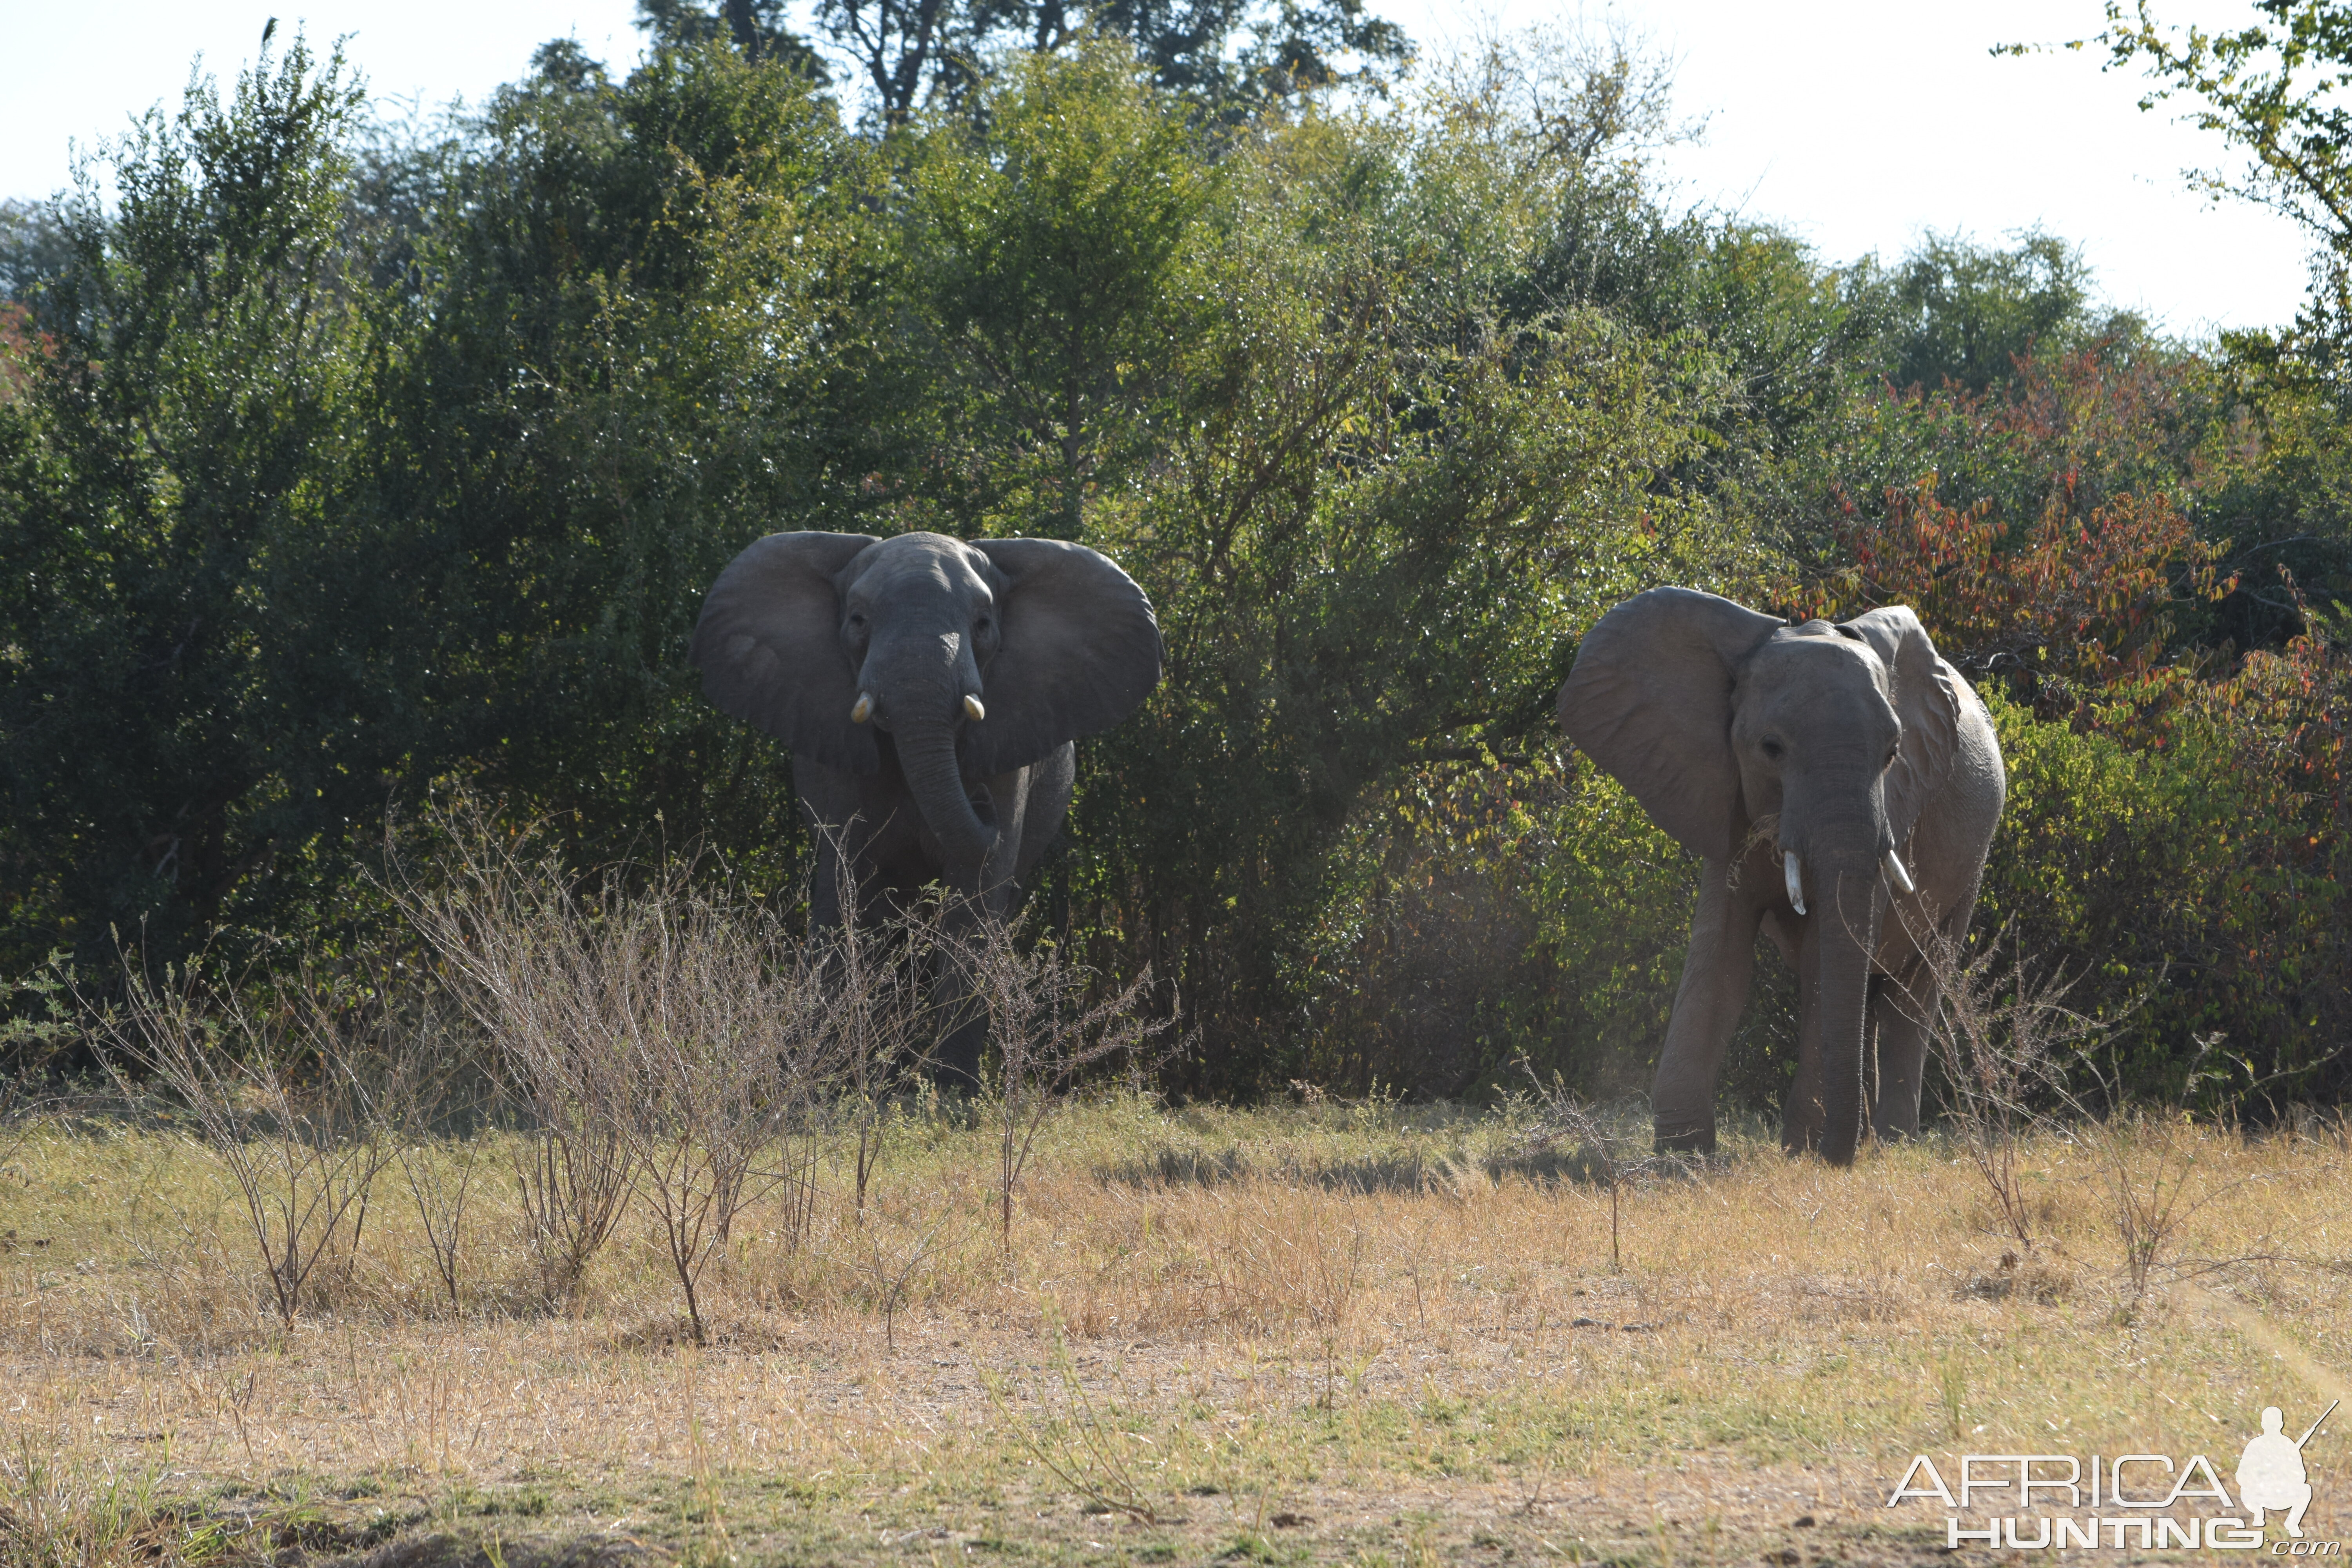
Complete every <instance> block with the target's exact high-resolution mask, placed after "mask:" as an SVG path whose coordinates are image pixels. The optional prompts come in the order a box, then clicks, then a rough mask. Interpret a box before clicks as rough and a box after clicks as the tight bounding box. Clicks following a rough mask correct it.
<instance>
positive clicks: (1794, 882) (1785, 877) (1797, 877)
mask: <svg viewBox="0 0 2352 1568" xmlns="http://www.w3.org/2000/svg"><path fill="white" fill-rule="evenodd" d="M1780 879H1781V880H1782V881H1783V882H1785V883H1786V884H1787V885H1788V889H1789V902H1790V905H1792V906H1793V907H1794V908H1795V910H1796V911H1797V912H1798V913H1799V914H1803V913H1804V912H1805V872H1804V868H1803V867H1801V866H1800V865H1798V864H1797V857H1796V854H1795V852H1794V851H1791V852H1790V853H1789V854H1787V855H1784V856H1782V857H1781V858H1780Z"/></svg>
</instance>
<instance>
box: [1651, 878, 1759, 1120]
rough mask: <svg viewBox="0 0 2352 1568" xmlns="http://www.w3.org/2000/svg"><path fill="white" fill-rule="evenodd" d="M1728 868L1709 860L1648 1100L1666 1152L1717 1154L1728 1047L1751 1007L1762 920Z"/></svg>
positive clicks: (1692, 919)
mask: <svg viewBox="0 0 2352 1568" xmlns="http://www.w3.org/2000/svg"><path fill="white" fill-rule="evenodd" d="M1729 869H1730V868H1729V867H1728V866H1727V865H1726V864H1725V863H1724V862H1722V861H1719V860H1709V861H1708V862H1707V863H1706V871H1705V873H1704V875H1703V878H1702V879H1701V881H1700V883H1699V891H1698V909H1697V911H1696V913H1695V914H1693V916H1692V917H1691V937H1690V951H1689V952H1687V953H1686V954H1685V957H1684V959H1683V978H1682V984H1681V985H1680V987H1679V988H1677V989H1676V991H1675V1010H1674V1016H1673V1017H1672V1018H1671V1019H1669V1020H1668V1022H1667V1025H1666V1043H1665V1046H1664V1049H1662V1050H1661V1051H1660V1052H1659V1053H1658V1077H1657V1081H1656V1083H1655V1084H1654V1085H1653V1087H1652V1089H1651V1090H1650V1104H1651V1108H1652V1110H1653V1111H1654V1114H1655V1117H1656V1122H1655V1132H1656V1140H1657V1147H1658V1148H1659V1149H1660V1150H1661V1151H1662V1152H1663V1151H1669V1150H1681V1151H1689V1152H1697V1153H1705V1154H1711V1153H1713V1152H1715V1089H1716V1084H1717V1080H1718V1079H1720V1077H1721V1076H1722V1071H1723V1053H1724V1052H1725V1051H1726V1050H1727V1049H1728V1048H1729V1047H1730V1045H1731V1035H1732V1031H1733V1030H1734V1029H1736V1028H1738V1026H1739V1015H1740V1014H1741V1013H1742V1012H1743V1011H1745V1010H1746V1008H1747V1006H1748V985H1749V983H1750V982H1751V981H1752V980H1753V979H1754V978H1755V972H1756V928H1757V924H1758V922H1759V921H1760V920H1761V919H1762V911H1761V910H1759V909H1758V908H1757V906H1755V905H1754V904H1751V903H1749V902H1748V901H1747V900H1744V899H1741V898H1739V897H1738V895H1736V894H1735V893H1734V892H1733V891H1732V890H1731V887H1730V881H1729Z"/></svg>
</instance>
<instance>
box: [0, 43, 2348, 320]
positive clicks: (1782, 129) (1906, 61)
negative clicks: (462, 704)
mask: <svg viewBox="0 0 2352 1568" xmlns="http://www.w3.org/2000/svg"><path fill="white" fill-rule="evenodd" d="M273 5H276V6H278V7H281V9H278V10H277V11H276V12H275V14H276V15H278V17H279V34H280V37H281V39H282V38H283V37H284V36H285V35H287V34H289V33H290V32H291V31H292V29H293V26H295V25H296V24H298V23H299V25H301V26H303V27H304V29H305V30H306V31H307V33H308V35H309V36H310V38H311V40H312V41H313V42H314V43H324V42H327V41H330V40H331V39H333V38H334V37H338V36H341V35H345V34H348V35H350V37H349V42H348V44H347V48H348V51H349V53H350V56H351V58H352V60H353V62H354V63H355V64H357V65H358V66H359V67H360V68H362V70H363V71H364V72H365V73H366V75H367V78H368V80H369V83H370V86H371V89H373V92H374V93H375V94H376V96H377V97H378V98H380V99H391V100H401V99H407V98H412V97H421V98H423V99H425V100H427V101H431V102H441V101H446V100H448V99H450V98H451V97H453V96H456V97H463V98H464V99H466V100H468V101H475V102H478V101H480V100H482V99H484V98H486V97H487V96H488V93H489V92H490V91H491V90H492V89H494V88H496V87H497V86H498V85H499V83H501V82H504V81H509V80H511V79H514V78H515V77H517V76H519V75H520V74H521V73H522V71H523V70H524V68H526V65H527V63H528V61H529V59H530V52H531V50H532V49H533V48H535V47H538V45H540V44H541V43H542V42H544V41H545V40H547V39H549V38H551V37H567V36H568V37H574V38H576V39H578V40H579V42H580V44H581V46H582V47H583V48H584V49H585V50H586V51H587V52H588V53H589V54H590V55H591V56H593V57H595V58H600V59H604V60H605V61H607V62H608V63H614V64H625V62H626V61H627V60H628V59H630V58H633V57H634V56H635V52H636V50H637V48H638V47H639V44H640V42H641V38H640V36H639V35H638V34H637V32H636V31H635V28H634V27H633V26H631V17H632V16H634V14H635V0H464V3H461V0H263V3H260V4H247V3H244V0H119V3H118V4H115V5H109V6H81V5H29V4H18V5H12V6H11V10H12V12H14V13H15V14H14V15H12V16H11V17H10V21H9V26H8V37H9V43H10V52H11V54H12V55H13V56H14V57H15V58H16V59H17V60H19V61H37V62H39V63H38V65H37V68H34V69H31V70H26V69H24V68H21V67H20V68H18V69H16V70H15V71H12V72H11V73H10V80H9V86H8V90H7V91H6V92H5V94H0V197H9V196H15V197H35V196H41V195H47V194H48V193H50V192H51V191H54V190H56V189H58V188H59V187H60V186H62V185H64V184H66V183H67V182H68V178H69V171H70V168H71V161H72V144H74V143H79V145H80V146H81V148H83V149H84V150H85V151H88V150H89V149H91V148H93V147H95V146H96V145H97V144H99V143H100V142H102V141H103V140H104V139H105V138H107V137H110V136H112V135H116V134H119V133H120V132H121V131H122V130H123V129H124V128H125V127H126V126H127V125H128V124H129V122H130V121H131V117H133V116H134V115H136V114H137V113H139V112H140V111H142V110H145V109H146V108H148V107H149V106H150V105H152V104H154V103H157V102H159V101H161V102H163V103H166V104H176V103H177V102H178V100H179V96H180V92H181V89H182V88H183V87H184V85H185V83H186V82H187V80H188V75H189V69H190V66H191V64H192V63H193V62H194V60H195V58H196V57H198V56H199V55H201V56H202V57H203V61H204V65H205V68H206V69H208V70H211V71H214V72H215V73H218V74H221V75H222V76H224V77H226V75H228V74H229V73H231V72H233V71H235V70H236V68H237V67H238V66H240V65H242V64H245V63H247V62H249V61H250V60H251V59H252V58H253V55H254V52H255V49H256V47H257V45H258V43H259V42H260V37H261V29H262V25H263V23H264V22H265V21H266V20H267V19H268V17H269V16H271V15H272V14H273V10H272V6H273ZM1372 8H1373V9H1374V10H1376V11H1378V12H1380V13H1381V14H1382V15H1385V16H1390V17H1391V18H1392V19H1394V20H1395V21H1397V22H1399V23H1400V24H1402V26H1403V27H1404V29H1405V31H1406V32H1407V33H1408V34H1409V35H1411V36H1412V37H1413V38H1414V40H1415V41H1416V42H1417V43H1419V44H1421V45H1422V46H1423V47H1424V48H1425V49H1428V50H1432V51H1444V50H1446V49H1449V48H1453V47H1460V46H1461V45H1462V44H1464V43H1465V42H1467V41H1469V39H1470V38H1471V37H1473V36H1474V35H1475V33H1477V32H1478V31H1479V30H1481V29H1500V30H1503V31H1506V32H1507V31H1510V30H1513V29H1517V28H1520V27H1525V26H1529V25H1532V24H1546V25H1550V26H1564V27H1570V28H1574V27H1578V26H1582V27H1584V28H1587V29H1591V30H1596V31H1598V30H1605V29H1608V28H1612V27H1614V28H1620V29H1622V30H1623V31H1624V32H1625V33H1626V34H1628V35H1630V36H1631V37H1634V38H1636V39H1638V40H1640V41H1641V43H1642V45H1643V47H1644V48H1645V49H1646V50H1647V51H1649V52H1650V53H1653V54H1654V55H1657V56H1660V57H1662V58H1664V59H1666V60H1668V61H1669V62H1671V64H1672V67H1673V70H1674V79H1675V103H1676V106H1677V110H1678V112H1679V113H1680V114H1681V115H1683V116H1685V117H1688V118H1691V119H1701V120H1704V121H1705V128H1704V131H1703V133H1702V134H1701V136H1700V137H1699V139H1698V140H1697V141H1696V142H1694V143H1692V144H1688V145H1683V146H1678V147H1675V148H1671V149H1669V150H1668V151H1667V152H1666V153H1664V154H1662V156H1661V167H1662V170H1663V172H1664V175H1665V176H1666V178H1667V179H1668V180H1669V181H1671V182H1672V184H1673V188H1674V189H1675V191H1676V193H1677V194H1678V195H1679V196H1680V198H1681V199H1682V200H1683V201H1685V202H1687V203H1696V204H1706V205H1711V206H1714V207H1717V208H1719V209H1722V210H1726V211H1731V212H1737V213H1738V214H1739V215H1741V216H1745V217H1748V218H1751V219H1759V220H1765V221H1769V222H1772V223H1776V224H1779V225H1780V226H1784V227H1786V228H1788V229H1790V231H1792V232H1793V233H1795V234H1797V235H1799V236H1800V237H1803V238H1804V239H1806V240H1808V241H1810V242H1811V244H1812V245H1813V246H1815V247H1817V249H1818V250H1819V252H1820V254H1821V255H1822V258H1824V259H1825V260H1829V261H1840V262H1842V261H1847V260H1851V259H1853V258H1856V257H1859V256H1861V255H1864V254H1866V253H1873V252H1874V253H1876V254H1877V255H1878V256H1879V257H1880V258H1882V259H1883V260H1885V261H1889V262H1892V261H1894V260H1895V259H1896V258H1899V257H1900V256H1901V255H1902V254H1903V253H1904V252H1905V251H1906V250H1908V249H1909V248H1910V247H1913V246H1914V245H1916V243H1917V242H1918V241H1919V239H1920V238H1921V237H1922V236H1924V235H1925V234H1927V233H1929V232H1933V233H1936V234H1951V233H1956V232H1957V233H1961V234H1965V235H1968V236H1969V237H1973V238H1975V239H1977V240H1979V241H1980V242H1987V243H2002V242H2005V241H2007V240H2008V239H2009V238H2010V237H2012V236H2014V235H2016V234H2019V233H2021V232H2023V231H2025V230H2028V229H2031V228H2033V227H2036V226H2040V227H2042V228H2044V229H2046V230H2048V231H2049V232H2051V233H2053V234H2056V235H2058V236H2060V237H2063V238H2065V239H2067V240H2069V241H2071V242H2073V243H2074V244H2076V245H2079V246H2080V247H2082V248H2083V252H2084V256H2085V258H2086V259H2087V260H2088V261H2089V262H2090V264H2091V266H2092V268H2093V269H2094V271H2095V275H2096V277H2097V279H2098V280H2099V283H2100V286H2101V288H2102V289H2103V290H2104V292H2105V296H2106V299H2107V302H2108V303H2109V304H2111V305H2113V306H2116V307H2119V308H2123V309H2129V310H2138V311H2140V312H2141V313H2142V314H2144V315H2147V317H2149V318H2150V319H2151V320H2153V321H2156V322H2157V323H2158V325H2160V326H2161V327H2162V328H2164V329H2165V330H2167V331H2172V332H2175V333H2179V334H2181V335H2183V336H2199V335H2202V334H2203V333H2206V332H2208V331H2212V330H2214V329H2216V328H2220V327H2232V326H2261V325H2267V324H2275V323H2278V322H2282V321H2285V320H2287V319H2288V318H2289V317H2291V316H2292V315H2293V314H2294V308H2295V305H2296V303H2297V302H2298V301H2299V300H2300V299H2301V298H2302V294H2303V288H2304V278H2305V258H2306V257H2307V255H2308V253H2309V248H2310V247H2308V245H2307V244H2306V243H2305V239H2304V237H2303V235H2302V233H2301V231H2300V230H2299V229H2297V228H2296V227H2295V226H2293V225H2291V224H2289V223H2287V222H2286V221H2285V220H2284V219H2283V218H2280V217H2277V216H2274V215H2272V214H2270V213H2267V212H2265V211H2263V209H2261V208H2258V207H2255V206H2252V205H2249V204H2246V203H2243V202H2235V201H2232V202H2224V203H2221V204H2218V205H2217V204H2215V203H2214V202H2212V201H2210V200H2209V199H2208V198H2206V197H2204V196H2202V195H2198V194H2196V193H2194V192H2192V191H2191V190H2190V189H2189V186H2188V184H2187V182H2186V181H2185V180H2184V178H2183V175H2182V172H2183V170H2184V169H2187V168H2190V167H2205V168H2212V167H2220V168H2224V169H2229V168H2233V167H2234V164H2233V162H2232V160H2231V155H2230V154H2229V153H2228V151H2227V150H2226V149H2224V148H2223V147H2221V145H2220V143H2219V142H2218V139H2216V138H2213V137H2210V136H2208V135H2206V134H2204V133H2201V132H2197V131H2195V130H2194V129H2192V128H2190V127H2188V126H2185V125H2180V124H2178V123H2176V122H2175V121H2174V120H2173V119H2172V117H2171V114H2170V113H2169V112H2168V111H2167V110H2162V109H2159V110H2158V111H2156V112H2153V113H2143V112H2142V111H2141V110H2139V109H2138V108H2137V99H2138V97H2139V95H2140V93H2141V91H2142V89H2143V86H2144V83H2143V82H2142V80H2141V79H2139V78H2138V77H2137V76H2136V75H2134V74H2131V73H2128V72H2103V71H2102V70H2101V69H2100V58H2099V55H2098V53H2097V51H2096V50H2095V49H2092V50H2084V51H2083V52H2081V53H2070V52H2067V51H2064V50H2058V51H2054V52H2052V53H2045V54H2039V55H2032V56H2028V57H2025V58H2010V57H2004V58H1993V57H1992V56H1991V55H1990V53H1989V52H1988V51H1989V50H1990V47H1991V46H1993V45H1996V44H2004V43H2012V42H2056V41H2059V40H2063V39H2066V38H2070V37H2084V36H2087V35H2089V34H2091V33H2094V32H2095V31H2097V30H2098V28H2099V26H2101V25H2102V20H2103V7H2102V5H2100V3H2099V0H1970V3H1969V4H1968V5H1923V4H1894V5H1890V4H1888V3H1887V0H1777V3H1773V4H1759V0H1616V3H1614V4H1591V5H1583V6H1582V7H1578V6H1576V5H1559V4H1557V3H1549V4H1547V3H1542V0H1494V3H1492V4H1488V5H1483V6H1478V7H1470V6H1464V5H1447V4H1444V3H1442V0H1386V3H1383V0H1372ZM2250 15H2251V7H2250V6H2249V5H2245V4H2244V3H2243V0H2159V9H2158V16H2161V17H2162V18H2164V19H2165V20H2167V21H2178V22H2189V21H2194V22H2197V23H2199V24H2200V25H2203V26H2226V25H2229V24H2230V23H2231V22H2233V21H2236V20H2239V19H2242V18H2243V17H2245V16H2250Z"/></svg>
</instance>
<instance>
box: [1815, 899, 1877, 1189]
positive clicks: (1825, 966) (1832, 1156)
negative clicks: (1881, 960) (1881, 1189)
mask: <svg viewBox="0 0 2352 1568" xmlns="http://www.w3.org/2000/svg"><path fill="white" fill-rule="evenodd" d="M1822 869H1823V870H1824V871H1826V870H1827V869H1828V866H1827V864H1824V865H1823V868H1822ZM1878 872H1879V868H1878V866H1877V865H1876V864H1875V863H1874V862H1865V863H1864V867H1863V868H1853V867H1851V866H1848V867H1842V868H1840V869H1839V870H1838V872H1837V873H1836V875H1835V876H1834V877H1826V876H1825V877H1823V878H1822V882H1823V883H1824V884H1825V885H1824V886H1822V887H1821V888H1820V889H1819V891H1818V893H1817V913H1816V920H1817V921H1818V922H1819V927H1820V939H1819V941H1820V945H1819V947H1818V949H1817V952H1818V954H1819V957H1818V960H1817V962H1818V963H1819V965H1820V967H1819V969H1818V971H1817V973H1816V975H1815V979H1814V985H1815V988H1816V994H1815V1013H1814V1016H1815V1018H1816V1019H1817V1020H1818V1026H1819V1028H1820V1030H1821V1064H1822V1145H1821V1147H1822V1158H1823V1159H1825V1160H1827V1161H1828V1162H1829V1163H1831V1164H1832V1165H1849V1164H1852V1163H1853V1156H1854V1149H1855V1146H1856V1145H1857V1144H1858V1143H1859V1142H1861V1138H1862V1118H1863V1104H1864V1099H1865V1098H1866V1096H1865V1092H1864V1083H1863V1065H1864V1064H1863V1056H1864V1051H1863V1043H1864V1034H1865V1032H1866V1027H1867V1024H1868V1016H1867V1015H1868V1011H1869V1001H1870V965H1871V956H1872V954H1873V953H1874V952H1876V951H1877V947H1878V927H1879V920H1880V916H1881V913H1882V911H1883V910H1885V902H1886V900H1885V883H1884V882H1882V881H1881V880H1880V879H1879V875H1878Z"/></svg>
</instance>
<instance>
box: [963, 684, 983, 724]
mask: <svg viewBox="0 0 2352 1568" xmlns="http://www.w3.org/2000/svg"><path fill="white" fill-rule="evenodd" d="M963 714H964V717H965V718H967V719H969V720H971V721H972V722H973V723H975V724H977V723H979V722H980V721H982V719H985V718H987V717H988V710H987V709H985V708H983V707H982V706H981V702H980V699H979V698H977V697H974V696H973V695H972V694H971V693H970V692H969V691H967V692H965V693H964V698H963Z"/></svg>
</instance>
